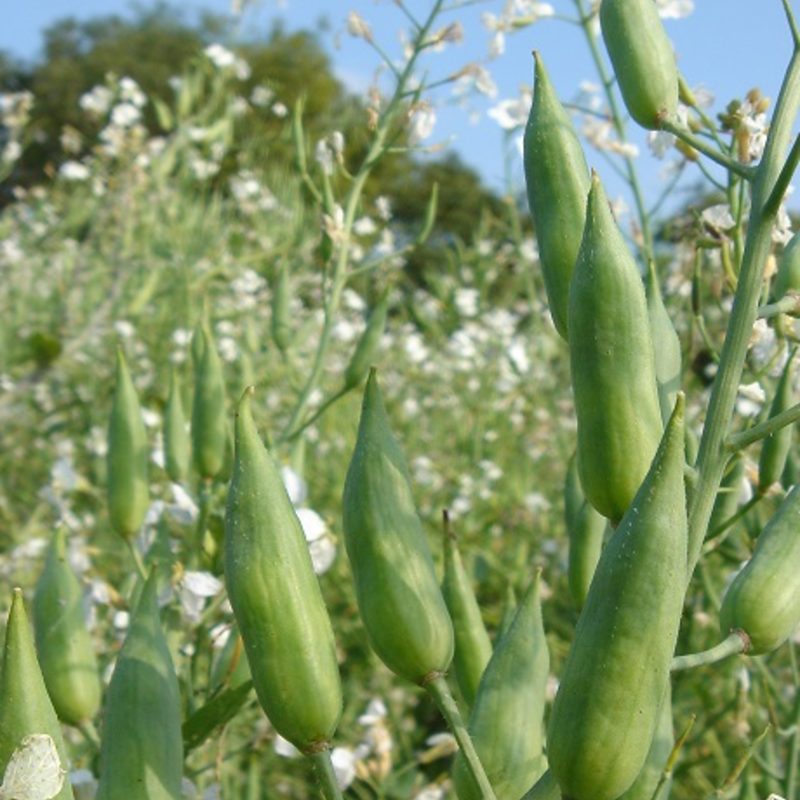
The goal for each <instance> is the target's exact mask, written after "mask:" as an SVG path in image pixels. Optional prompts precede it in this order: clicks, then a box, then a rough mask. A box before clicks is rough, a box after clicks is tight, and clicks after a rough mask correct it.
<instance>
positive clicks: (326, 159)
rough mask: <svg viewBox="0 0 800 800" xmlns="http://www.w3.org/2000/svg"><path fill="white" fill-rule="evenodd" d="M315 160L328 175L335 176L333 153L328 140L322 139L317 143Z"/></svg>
mask: <svg viewBox="0 0 800 800" xmlns="http://www.w3.org/2000/svg"><path fill="white" fill-rule="evenodd" d="M314 160H315V161H316V162H317V164H319V165H320V167H322V171H323V172H324V173H325V174H326V175H333V151H332V150H331V149H330V147H328V141H327V139H320V140H319V141H318V142H317V146H316V147H315V148H314Z"/></svg>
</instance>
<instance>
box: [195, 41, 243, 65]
mask: <svg viewBox="0 0 800 800" xmlns="http://www.w3.org/2000/svg"><path fill="white" fill-rule="evenodd" d="M203 52H204V53H205V54H206V56H207V57H208V60H209V61H211V63H212V64H213V65H214V66H215V67H219V68H220V69H225V68H226V67H232V66H233V65H234V64H235V63H236V55H235V54H234V53H232V52H231V51H230V50H228V48H227V47H223V46H222V45H221V44H210V45H209V46H208V47H206V49H205V50H203Z"/></svg>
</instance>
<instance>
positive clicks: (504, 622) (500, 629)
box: [495, 583, 517, 642]
mask: <svg viewBox="0 0 800 800" xmlns="http://www.w3.org/2000/svg"><path fill="white" fill-rule="evenodd" d="M516 615H517V593H516V592H515V591H514V587H513V586H512V585H511V584H510V583H509V584H508V586H506V596H505V601H504V603H503V613H502V615H501V616H500V622H499V623H498V625H497V630H496V631H495V641H496V642H499V641H500V640H501V639H502V638H503V637H504V636H505V635H506V633H507V631H508V629H509V628H510V627H511V623H512V622H513V621H514V617H515V616H516Z"/></svg>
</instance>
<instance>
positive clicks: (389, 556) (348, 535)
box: [343, 370, 453, 684]
mask: <svg viewBox="0 0 800 800" xmlns="http://www.w3.org/2000/svg"><path fill="white" fill-rule="evenodd" d="M343 517H344V537H345V545H346V547H347V555H348V557H349V559H350V565H351V567H352V569H353V576H354V578H355V586H356V597H357V600H358V607H359V610H360V612H361V618H362V620H363V622H364V627H365V628H366V631H367V636H368V637H369V640H370V643H371V644H372V648H373V649H374V650H375V652H376V653H377V654H378V656H379V657H380V658H381V660H382V661H383V662H384V663H385V664H386V665H387V666H388V667H389V668H390V669H391V670H393V671H394V672H395V673H396V674H398V675H400V676H401V677H403V678H405V679H406V680H409V681H412V682H414V683H418V684H425V683H427V682H428V681H429V680H431V679H433V678H436V677H438V676H439V675H441V674H442V673H444V672H446V671H447V669H448V667H449V666H450V662H451V661H452V659H453V625H452V622H451V620H450V614H449V613H448V611H447V605H446V604H445V601H444V598H443V597H442V591H441V589H440V588H439V582H438V581H437V579H436V571H435V569H434V565H433V557H432V555H431V552H430V549H429V548H428V543H427V541H426V539H425V532H424V531H423V529H422V523H421V521H420V519H419V516H418V515H417V511H416V508H415V507H414V499H413V497H412V494H411V481H410V478H409V474H408V466H407V465H406V461H405V458H404V457H403V453H402V451H401V450H400V447H399V445H398V443H397V441H396V439H395V438H394V436H393V435H392V432H391V430H390V428H389V419H388V417H387V415H386V409H385V408H384V405H383V400H382V398H381V395H380V390H379V388H378V382H377V380H376V378H375V371H374V370H372V371H371V372H370V376H369V378H368V379H367V386H366V389H365V391H364V402H363V405H362V409H361V422H360V424H359V428H358V439H357V441H356V447H355V451H354V452H353V457H352V460H351V461H350V466H349V468H348V470H347V478H346V479H345V485H344V498H343Z"/></svg>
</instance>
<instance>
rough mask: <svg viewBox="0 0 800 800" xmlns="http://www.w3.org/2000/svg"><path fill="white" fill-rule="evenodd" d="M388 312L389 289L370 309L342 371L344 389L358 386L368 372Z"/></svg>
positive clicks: (373, 359) (384, 328)
mask: <svg viewBox="0 0 800 800" xmlns="http://www.w3.org/2000/svg"><path fill="white" fill-rule="evenodd" d="M388 312H389V291H388V289H387V290H386V291H385V292H384V293H383V296H382V297H381V299H380V300H379V301H378V303H377V305H376V306H375V307H374V308H373V309H372V311H371V312H370V315H369V320H368V321H367V327H366V328H365V329H364V333H363V334H362V336H361V338H360V339H359V340H358V345H357V346H356V350H355V352H354V353H353V357H352V358H351V359H350V363H349V364H348V365H347V369H346V370H345V372H344V387H345V389H346V390H350V389H355V387H356V386H360V385H361V383H363V381H364V379H365V378H366V377H367V374H368V373H369V368H370V367H371V366H372V365H373V363H374V361H375V356H376V354H377V352H378V348H379V347H380V344H381V339H382V338H383V332H384V331H385V330H386V316H387V314H388Z"/></svg>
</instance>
